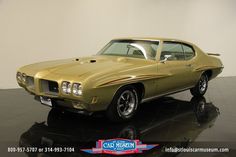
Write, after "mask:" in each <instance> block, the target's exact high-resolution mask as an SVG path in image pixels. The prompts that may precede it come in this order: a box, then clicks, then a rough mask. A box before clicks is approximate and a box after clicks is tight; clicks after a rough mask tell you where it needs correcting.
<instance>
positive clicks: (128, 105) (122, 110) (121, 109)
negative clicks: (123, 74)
mask: <svg viewBox="0 0 236 157" xmlns="http://www.w3.org/2000/svg"><path fill="white" fill-rule="evenodd" d="M135 106H136V99H135V94H134V93H133V92H131V91H129V90H127V91H124V92H123V93H122V94H121V95H120V97H119V99H118V102H117V111H118V113H119V114H120V115H122V116H125V117H127V116H129V115H130V114H131V113H132V112H133V111H134V109H135Z"/></svg>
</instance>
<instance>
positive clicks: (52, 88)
mask: <svg viewBox="0 0 236 157" xmlns="http://www.w3.org/2000/svg"><path fill="white" fill-rule="evenodd" d="M40 82H41V89H42V92H43V93H46V94H50V95H58V93H59V90H58V83H57V82H55V81H49V80H41V81H40Z"/></svg>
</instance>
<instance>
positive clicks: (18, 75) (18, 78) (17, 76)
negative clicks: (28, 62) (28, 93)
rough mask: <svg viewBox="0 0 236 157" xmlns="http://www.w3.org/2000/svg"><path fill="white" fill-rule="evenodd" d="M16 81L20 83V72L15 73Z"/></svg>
mask: <svg viewBox="0 0 236 157" xmlns="http://www.w3.org/2000/svg"><path fill="white" fill-rule="evenodd" d="M16 79H17V80H18V81H20V82H21V81H22V75H21V73H20V72H17V73H16Z"/></svg>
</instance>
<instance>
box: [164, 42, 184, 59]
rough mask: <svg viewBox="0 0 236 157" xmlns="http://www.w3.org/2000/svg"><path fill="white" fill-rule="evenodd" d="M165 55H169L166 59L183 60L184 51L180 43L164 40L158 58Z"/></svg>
mask: <svg viewBox="0 0 236 157" xmlns="http://www.w3.org/2000/svg"><path fill="white" fill-rule="evenodd" d="M165 55H169V56H170V57H169V58H168V59H167V60H185V56H184V51H183V48H182V45H181V44H180V43H175V42H164V43H163V48H162V52H161V58H160V60H164V59H165Z"/></svg>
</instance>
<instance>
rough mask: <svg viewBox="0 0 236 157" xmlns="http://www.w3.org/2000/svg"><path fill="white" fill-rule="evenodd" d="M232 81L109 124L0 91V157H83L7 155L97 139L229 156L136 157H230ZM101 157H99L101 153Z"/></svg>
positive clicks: (234, 146)
mask: <svg viewBox="0 0 236 157" xmlns="http://www.w3.org/2000/svg"><path fill="white" fill-rule="evenodd" d="M235 101H236V77H225V78H217V79H215V80H212V81H211V82H210V83H209V89H208V91H207V93H206V94H205V97H204V98H193V97H192V96H191V95H190V93H189V91H185V92H182V93H178V94H175V95H170V96H168V97H163V98H160V99H157V100H155V101H152V102H149V103H146V104H143V105H141V107H140V110H139V112H138V113H137V115H136V116H135V118H134V119H133V120H132V121H130V122H125V123H116V124H114V123H110V122H109V121H107V120H106V118H105V117H104V116H103V115H102V114H95V115H93V116H92V117H87V116H81V115H76V114H72V113H67V112H66V113H60V112H58V111H57V110H51V109H50V108H48V107H46V106H43V105H41V104H40V103H39V102H36V101H35V100H34V99H33V96H30V95H29V94H28V93H26V92H25V91H24V90H23V89H9V90H0V107H1V108H0V156H1V157H4V156H17V157H21V156H35V157H36V156H43V157H44V156H62V155H63V156H87V154H85V153H83V152H77V153H67V154H52V153H45V154H37V153H28V154H27V153H9V152H8V148H10V147H19V146H20V147H42V146H47V147H50V146H60V147H61V146H63V147H65V146H71V147H75V148H76V150H79V149H81V148H91V147H95V142H96V141H97V140H98V139H111V138H117V137H120V138H131V139H140V140H141V141H142V142H143V143H155V144H160V146H163V145H167V146H178V147H186V146H187V147H188V146H191V147H209V148H214V147H217V148H221V147H227V148H229V149H230V152H229V153H191V154H190V153H180V154H175V153H168V154H166V153H163V152H161V149H160V147H157V148H154V149H152V150H151V151H146V152H145V153H144V154H139V155H136V156H181V157H182V156H190V155H191V156H214V157H220V156H235V151H236V114H235V113H236V104H235ZM102 156H104V155H102Z"/></svg>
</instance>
